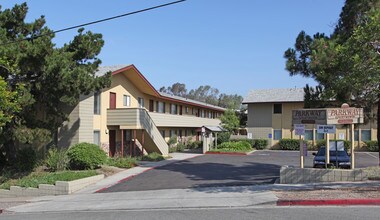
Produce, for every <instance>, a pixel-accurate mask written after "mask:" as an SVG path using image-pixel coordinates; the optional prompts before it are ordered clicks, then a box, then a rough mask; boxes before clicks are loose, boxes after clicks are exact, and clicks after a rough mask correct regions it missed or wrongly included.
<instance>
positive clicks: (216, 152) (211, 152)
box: [205, 151, 248, 156]
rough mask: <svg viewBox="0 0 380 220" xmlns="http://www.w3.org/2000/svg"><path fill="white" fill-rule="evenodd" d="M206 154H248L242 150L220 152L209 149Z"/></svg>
mask: <svg viewBox="0 0 380 220" xmlns="http://www.w3.org/2000/svg"><path fill="white" fill-rule="evenodd" d="M205 154H223V155H236V156H247V155H248V154H247V153H240V152H218V151H207V152H206V153H205Z"/></svg>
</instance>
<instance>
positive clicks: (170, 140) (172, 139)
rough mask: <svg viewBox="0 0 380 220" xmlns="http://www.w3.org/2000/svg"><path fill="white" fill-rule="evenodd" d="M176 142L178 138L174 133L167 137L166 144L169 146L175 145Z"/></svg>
mask: <svg viewBox="0 0 380 220" xmlns="http://www.w3.org/2000/svg"><path fill="white" fill-rule="evenodd" d="M177 142H178V138H177V136H176V135H174V136H173V137H171V138H169V141H168V144H169V146H173V145H175V144H176V143H177Z"/></svg>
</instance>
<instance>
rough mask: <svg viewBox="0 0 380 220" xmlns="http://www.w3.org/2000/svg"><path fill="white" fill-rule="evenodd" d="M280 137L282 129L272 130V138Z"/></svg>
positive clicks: (277, 138) (278, 138)
mask: <svg viewBox="0 0 380 220" xmlns="http://www.w3.org/2000/svg"><path fill="white" fill-rule="evenodd" d="M281 139H282V130H273V140H281Z"/></svg>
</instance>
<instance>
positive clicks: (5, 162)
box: [0, 149, 7, 170]
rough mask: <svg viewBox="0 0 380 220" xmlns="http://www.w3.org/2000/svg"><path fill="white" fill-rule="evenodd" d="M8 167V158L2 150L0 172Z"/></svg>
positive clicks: (0, 152)
mask: <svg viewBox="0 0 380 220" xmlns="http://www.w3.org/2000/svg"><path fill="white" fill-rule="evenodd" d="M6 165H7V158H6V157H5V155H4V154H3V152H2V151H1V149H0V170H1V169H2V168H3V167H5V166H6Z"/></svg>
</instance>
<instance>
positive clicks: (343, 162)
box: [313, 146, 351, 169]
mask: <svg viewBox="0 0 380 220" xmlns="http://www.w3.org/2000/svg"><path fill="white" fill-rule="evenodd" d="M313 155H314V156H315V157H314V159H313V167H314V168H323V167H325V158H326V147H325V146H322V147H320V148H319V150H318V152H317V153H313ZM331 166H334V167H338V168H346V169H349V168H351V159H350V156H349V154H348V153H347V151H346V150H339V151H335V150H330V164H329V167H331Z"/></svg>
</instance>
